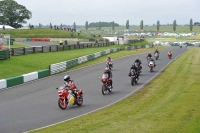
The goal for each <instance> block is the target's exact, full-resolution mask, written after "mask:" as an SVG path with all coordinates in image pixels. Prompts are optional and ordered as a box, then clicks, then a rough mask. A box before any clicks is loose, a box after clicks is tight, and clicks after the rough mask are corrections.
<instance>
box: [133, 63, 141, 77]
mask: <svg viewBox="0 0 200 133" xmlns="http://www.w3.org/2000/svg"><path fill="white" fill-rule="evenodd" d="M141 64H142V63H141ZM135 66H136V67H137V69H138V75H140V73H142V71H141V70H142V67H141V66H140V65H139V63H138V62H135Z"/></svg>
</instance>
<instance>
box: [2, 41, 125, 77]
mask: <svg viewBox="0 0 200 133" xmlns="http://www.w3.org/2000/svg"><path fill="white" fill-rule="evenodd" d="M119 46H120V47H122V48H123V47H124V46H121V45H112V46H108V47H98V48H86V49H75V50H66V51H58V52H48V53H34V54H29V55H21V56H12V57H11V58H10V59H8V60H0V66H1V71H0V79H4V78H8V77H13V76H18V75H21V74H26V73H30V72H33V71H37V70H42V69H46V68H48V67H49V65H50V64H54V63H58V62H62V61H67V60H70V59H74V58H77V57H80V56H84V55H88V54H92V53H95V52H99V51H102V50H106V49H110V48H116V47H119Z"/></svg>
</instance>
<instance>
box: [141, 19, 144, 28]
mask: <svg viewBox="0 0 200 133" xmlns="http://www.w3.org/2000/svg"><path fill="white" fill-rule="evenodd" d="M143 27H144V23H143V20H141V22H140V29H141V30H143Z"/></svg>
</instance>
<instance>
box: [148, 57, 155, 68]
mask: <svg viewBox="0 0 200 133" xmlns="http://www.w3.org/2000/svg"><path fill="white" fill-rule="evenodd" d="M149 61H153V64H154V67H155V66H156V62H155V60H154V59H153V57H151V58H150V60H149Z"/></svg>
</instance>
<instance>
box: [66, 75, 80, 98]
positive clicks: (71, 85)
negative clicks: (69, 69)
mask: <svg viewBox="0 0 200 133" xmlns="http://www.w3.org/2000/svg"><path fill="white" fill-rule="evenodd" d="M64 84H65V86H66V87H67V88H69V89H70V90H72V93H73V94H74V96H75V99H76V98H77V88H76V85H75V84H74V81H73V80H71V79H70V76H69V75H66V76H65V77H64Z"/></svg>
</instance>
